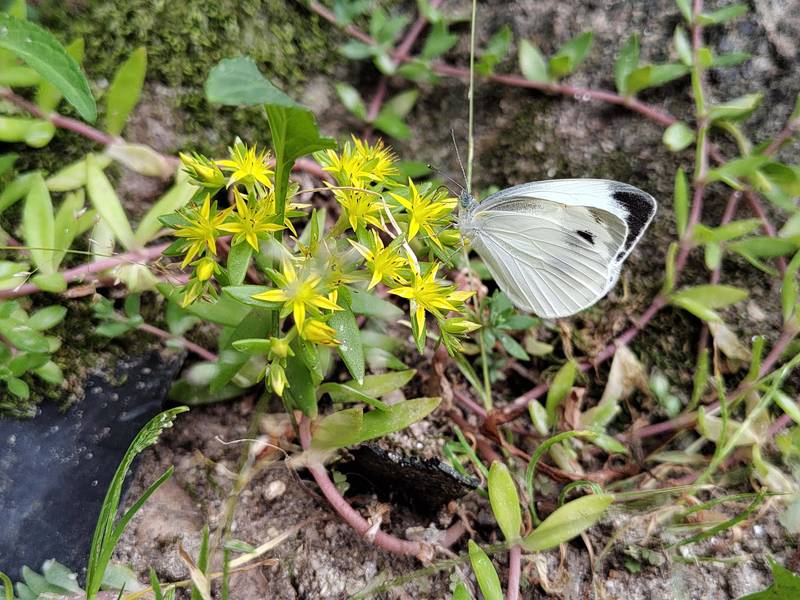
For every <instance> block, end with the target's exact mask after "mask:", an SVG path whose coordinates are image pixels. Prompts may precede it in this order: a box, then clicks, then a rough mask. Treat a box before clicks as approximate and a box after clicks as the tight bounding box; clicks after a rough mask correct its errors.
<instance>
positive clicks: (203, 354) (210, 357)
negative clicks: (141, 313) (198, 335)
mask: <svg viewBox="0 0 800 600" xmlns="http://www.w3.org/2000/svg"><path fill="white" fill-rule="evenodd" d="M137 329H138V330H140V331H144V332H146V333H151V334H153V335H155V336H157V337H160V338H161V339H164V340H175V341H177V342H180V343H181V344H182V345H183V346H184V347H185V348H186V349H187V350H188V351H189V352H194V353H195V354H197V356H199V357H200V358H203V359H205V360H207V361H209V362H217V358H218V357H217V355H216V354H214V353H213V352H211V351H210V350H206V349H205V348H203V347H202V346H200V345H199V344H195V343H194V342H192V341H190V340H187V339H186V338H185V337H183V336H180V335H175V334H172V333H170V332H169V331H164V330H163V329H160V328H159V327H156V326H155V325H150V324H149V323H142V324H141V325H139V326H138V327H137Z"/></svg>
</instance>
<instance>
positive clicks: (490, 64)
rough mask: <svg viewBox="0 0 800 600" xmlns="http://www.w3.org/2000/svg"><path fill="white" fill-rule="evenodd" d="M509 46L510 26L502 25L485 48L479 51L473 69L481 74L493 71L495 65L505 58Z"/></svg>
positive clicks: (488, 73) (489, 73)
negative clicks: (476, 62) (479, 53)
mask: <svg viewBox="0 0 800 600" xmlns="http://www.w3.org/2000/svg"><path fill="white" fill-rule="evenodd" d="M510 47H511V28H510V27H509V26H508V25H503V27H501V28H500V30H499V31H497V33H495V34H494V35H493V36H492V37H491V38H490V39H489V44H488V45H487V46H486V49H485V50H484V51H483V52H482V53H481V56H480V59H479V60H478V64H477V65H476V66H475V70H476V71H477V72H478V73H480V74H481V75H483V76H487V75H491V74H492V73H494V68H495V66H496V65H497V64H498V63H499V62H500V61H501V60H503V59H504V58H505V56H506V54H508V49H509V48H510Z"/></svg>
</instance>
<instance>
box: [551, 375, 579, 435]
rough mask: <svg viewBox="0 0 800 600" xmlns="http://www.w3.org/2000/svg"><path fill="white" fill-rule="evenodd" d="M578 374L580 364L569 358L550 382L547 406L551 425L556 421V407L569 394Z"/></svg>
mask: <svg viewBox="0 0 800 600" xmlns="http://www.w3.org/2000/svg"><path fill="white" fill-rule="evenodd" d="M577 375H578V364H577V363H576V362H575V361H574V360H569V361H567V362H565V363H564V364H563V365H562V366H561V368H560V369H559V370H558V373H556V376H555V377H554V378H553V381H552V382H551V383H550V388H549V389H548V390H547V402H546V403H545V408H546V410H547V421H548V424H549V425H550V426H551V427H552V426H553V424H555V422H556V409H557V408H558V407H559V406H560V405H561V403H562V402H563V401H564V399H565V398H566V397H567V394H569V392H570V390H571V389H572V386H573V384H574V383H575V377H576V376H577Z"/></svg>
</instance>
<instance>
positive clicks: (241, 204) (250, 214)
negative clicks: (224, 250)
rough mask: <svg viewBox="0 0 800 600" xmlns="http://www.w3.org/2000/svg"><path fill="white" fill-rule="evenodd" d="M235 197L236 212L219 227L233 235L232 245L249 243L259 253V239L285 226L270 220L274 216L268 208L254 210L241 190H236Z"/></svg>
mask: <svg viewBox="0 0 800 600" xmlns="http://www.w3.org/2000/svg"><path fill="white" fill-rule="evenodd" d="M233 194H234V197H235V198H236V212H233V213H231V214H230V218H229V220H228V221H226V222H225V223H223V224H222V225H220V226H219V228H220V229H221V230H222V231H225V232H227V233H232V234H234V235H233V239H232V240H231V243H232V244H239V243H241V242H243V241H244V242H247V243H248V244H250V246H251V247H252V248H253V250H255V251H258V238H259V236H262V237H263V236H265V235H267V234H269V233H272V232H274V231H280V230H281V229H283V225H279V224H278V223H275V222H274V221H272V220H270V219H271V218H272V216H273V215H272V214H271V213H269V212H267V209H268V207H266V206H260V207H259V208H258V209H256V210H253V209H252V208H250V204H249V203H248V202H247V200H246V199H245V197H244V196H243V195H242V193H241V192H239V190H234V192H233Z"/></svg>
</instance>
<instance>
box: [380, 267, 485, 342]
mask: <svg viewBox="0 0 800 600" xmlns="http://www.w3.org/2000/svg"><path fill="white" fill-rule="evenodd" d="M438 270H439V265H438V264H434V265H432V266H431V267H430V269H428V272H427V273H426V274H425V275H422V274H421V273H419V272H418V271H414V273H413V279H412V281H411V283H410V284H409V285H407V286H401V287H397V288H394V289H393V290H389V293H390V294H395V295H397V296H400V297H401V298H407V299H408V300H410V301H411V317H412V319H413V320H414V324H415V325H416V327H417V330H419V331H421V330H422V329H423V328H424V327H425V312H426V311H427V312H429V313H431V314H432V315H433V316H435V317H437V318H438V319H443V318H444V315H445V314H446V313H447V312H449V311H457V310H459V309H460V308H461V307H462V306H463V305H464V302H465V301H466V300H467V299H468V298H469V297H470V296H472V295H473V294H474V292H467V291H459V290H456V289H455V286H452V285H445V284H442V283H439V282H438V281H437V280H436V272H437V271H438Z"/></svg>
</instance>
